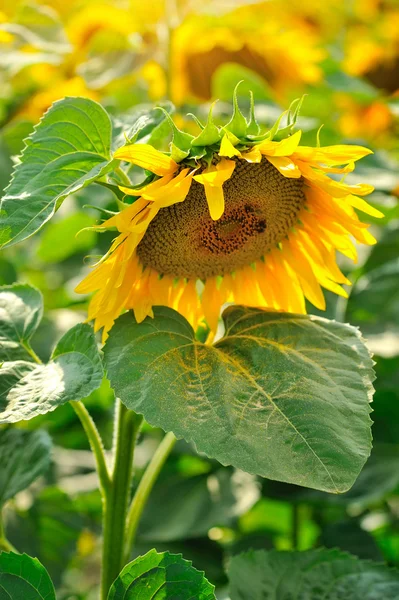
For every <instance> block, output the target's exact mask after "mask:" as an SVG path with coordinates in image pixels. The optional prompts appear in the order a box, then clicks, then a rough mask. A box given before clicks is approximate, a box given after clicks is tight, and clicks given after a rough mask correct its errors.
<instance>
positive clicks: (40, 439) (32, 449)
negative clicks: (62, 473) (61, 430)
mask: <svg viewBox="0 0 399 600" xmlns="http://www.w3.org/2000/svg"><path fill="white" fill-rule="evenodd" d="M50 450H51V439H50V436H49V435H48V433H47V432H46V431H44V430H40V429H39V430H37V431H24V430H23V429H6V430H4V429H3V430H2V431H0V506H1V505H2V504H4V503H5V502H6V501H7V500H9V499H10V498H13V497H14V496H15V494H17V493H18V492H20V491H21V490H24V489H25V488H27V487H28V486H29V485H30V484H31V483H32V482H33V481H34V480H35V479H36V478H37V477H38V476H39V475H42V473H44V472H45V471H46V470H47V468H48V466H49V463H50Z"/></svg>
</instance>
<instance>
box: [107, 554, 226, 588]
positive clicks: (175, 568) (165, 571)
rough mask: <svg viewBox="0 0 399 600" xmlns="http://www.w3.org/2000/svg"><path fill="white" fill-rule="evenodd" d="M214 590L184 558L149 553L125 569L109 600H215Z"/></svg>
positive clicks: (116, 581) (177, 555) (201, 574)
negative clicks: (138, 599)
mask: <svg viewBox="0 0 399 600" xmlns="http://www.w3.org/2000/svg"><path fill="white" fill-rule="evenodd" d="M214 589H215V588H214V586H213V585H211V584H210V583H209V581H207V580H206V579H205V576H204V574H203V573H202V572H201V571H197V569H194V567H193V566H192V564H191V562H189V561H188V560H184V559H183V558H182V556H181V555H179V554H170V553H169V552H162V553H159V554H158V552H157V551H156V550H150V552H147V554H146V555H145V556H139V557H138V558H136V559H135V560H134V561H132V562H131V563H129V564H128V565H126V567H125V568H124V569H123V571H122V572H121V574H120V575H119V576H118V577H117V579H116V580H115V581H114V583H113V584H112V587H111V589H110V591H109V595H108V600H134V599H135V598H140V600H161V599H162V600H174V599H176V600H177V598H178V599H179V600H215V594H214Z"/></svg>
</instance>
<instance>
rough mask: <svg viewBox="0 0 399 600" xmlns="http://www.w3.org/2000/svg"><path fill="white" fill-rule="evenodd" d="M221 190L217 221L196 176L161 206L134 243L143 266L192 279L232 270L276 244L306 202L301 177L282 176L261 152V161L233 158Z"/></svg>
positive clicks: (256, 257) (244, 264) (264, 252)
mask: <svg viewBox="0 0 399 600" xmlns="http://www.w3.org/2000/svg"><path fill="white" fill-rule="evenodd" d="M223 192H224V198H225V211H224V213H223V215H222V217H221V218H220V219H219V220H218V221H213V220H212V219H211V217H210V215H209V209H208V204H207V201H206V197H205V191H204V187H203V186H202V185H201V184H200V183H197V182H196V181H194V180H193V182H192V184H191V187H190V191H189V193H188V195H187V198H186V199H185V200H184V202H180V203H178V204H174V205H173V206H170V207H168V208H162V209H161V210H160V211H159V213H158V215H157V216H156V217H155V219H154V220H153V221H152V222H151V223H150V225H149V227H148V229H147V231H146V234H145V236H144V237H143V239H142V241H141V242H140V244H139V246H138V248H137V253H138V255H139V258H140V260H141V262H142V263H143V264H144V266H148V267H152V268H153V269H155V270H156V271H158V272H159V273H161V274H163V275H171V276H173V277H188V278H191V279H195V278H199V279H206V278H207V277H212V276H214V275H224V274H226V273H231V272H233V271H235V270H236V269H238V268H240V267H244V266H246V265H249V264H251V263H253V262H254V261H256V260H259V259H260V258H262V256H264V254H266V253H267V252H268V251H269V250H270V249H271V248H272V247H273V246H275V245H276V244H278V243H279V242H280V241H281V240H282V239H283V238H284V237H285V236H286V235H287V233H288V231H289V229H290V228H291V227H292V226H293V225H294V224H295V223H296V222H297V220H298V214H299V212H300V210H301V208H302V207H303V206H304V204H305V193H304V189H303V179H302V178H301V179H288V178H286V177H284V176H283V175H281V173H280V172H279V171H278V170H277V169H276V168H275V167H274V166H273V165H271V164H270V163H269V162H268V161H267V160H266V159H265V158H264V159H263V160H262V162H261V163H259V164H254V163H248V162H247V161H245V160H242V159H237V160H236V167H235V169H234V171H233V174H232V176H231V178H230V179H229V180H228V181H226V182H225V183H224V184H223Z"/></svg>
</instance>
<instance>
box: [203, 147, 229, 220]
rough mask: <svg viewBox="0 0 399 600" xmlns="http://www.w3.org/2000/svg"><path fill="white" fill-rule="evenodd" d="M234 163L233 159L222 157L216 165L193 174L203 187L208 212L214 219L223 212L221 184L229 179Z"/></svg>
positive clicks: (218, 217)
mask: <svg viewBox="0 0 399 600" xmlns="http://www.w3.org/2000/svg"><path fill="white" fill-rule="evenodd" d="M235 165H236V164H235V162H234V161H233V160H227V159H225V158H224V159H222V160H221V161H220V163H218V164H217V165H216V167H214V166H211V167H209V168H208V169H207V170H206V171H204V172H203V173H201V174H200V175H194V179H195V180H196V181H198V183H202V185H203V186H204V187H205V195H206V199H207V202H208V207H209V213H210V215H211V218H212V219H213V220H214V221H217V220H218V219H220V217H221V216H222V214H223V213H224V195H223V184H224V182H225V181H227V180H228V179H230V177H231V175H232V173H233V171H234V167H235Z"/></svg>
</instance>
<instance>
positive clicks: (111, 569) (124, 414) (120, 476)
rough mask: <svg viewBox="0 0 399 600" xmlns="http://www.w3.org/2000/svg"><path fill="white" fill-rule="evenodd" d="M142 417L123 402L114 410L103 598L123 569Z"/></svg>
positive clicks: (104, 528)
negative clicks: (136, 445)
mask: <svg viewBox="0 0 399 600" xmlns="http://www.w3.org/2000/svg"><path fill="white" fill-rule="evenodd" d="M141 421H142V417H140V416H139V415H136V414H135V413H134V412H132V411H130V410H128V409H127V408H126V407H125V406H124V405H123V404H122V402H120V400H117V404H116V407H115V459H114V467H113V473H112V480H111V486H110V487H109V488H108V490H107V493H106V496H105V502H104V510H103V558H102V583H101V598H102V600H106V599H107V597H108V592H109V588H110V587H111V585H112V583H113V581H114V580H115V579H116V577H117V576H118V575H119V573H120V571H121V570H122V568H123V566H124V562H123V561H124V555H123V549H124V540H125V526H126V512H127V507H128V501H129V495H130V486H131V480H132V469H133V453H134V446H135V441H136V436H137V433H138V430H139V428H140V425H141Z"/></svg>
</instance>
